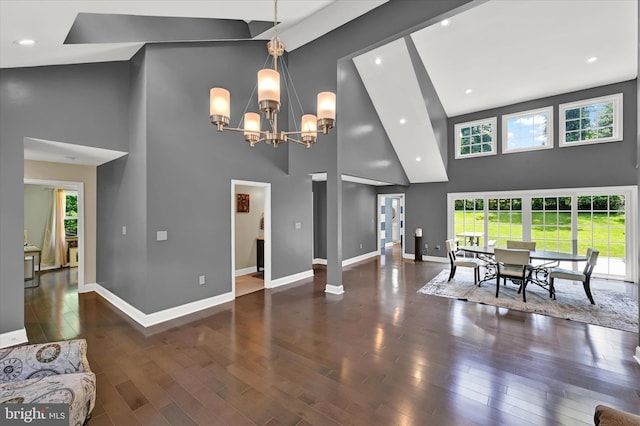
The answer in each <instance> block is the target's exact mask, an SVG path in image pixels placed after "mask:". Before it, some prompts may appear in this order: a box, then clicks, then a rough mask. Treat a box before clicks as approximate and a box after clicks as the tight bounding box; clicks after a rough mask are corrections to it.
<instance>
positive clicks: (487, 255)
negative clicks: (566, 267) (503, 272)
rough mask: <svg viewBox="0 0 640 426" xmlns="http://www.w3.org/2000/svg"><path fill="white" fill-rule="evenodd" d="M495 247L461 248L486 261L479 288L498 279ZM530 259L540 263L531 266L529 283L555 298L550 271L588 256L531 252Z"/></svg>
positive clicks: (585, 259) (581, 260)
mask: <svg viewBox="0 0 640 426" xmlns="http://www.w3.org/2000/svg"><path fill="white" fill-rule="evenodd" d="M494 248H495V247H494V246H486V245H485V246H476V245H468V246H460V247H458V250H460V251H463V252H464V253H467V254H472V255H474V256H476V257H478V258H480V259H481V260H484V261H485V264H484V266H485V274H484V276H483V277H482V278H481V279H480V280H479V281H478V286H479V285H480V284H481V283H483V282H486V281H489V280H491V279H493V278H496V277H497V265H496V262H495V260H493V255H494ZM529 258H530V259H531V260H537V261H539V262H536V263H532V264H531V268H530V269H531V273H530V274H529V277H528V281H529V282H531V283H533V284H536V285H538V286H540V287H542V288H544V289H545V290H547V291H548V292H549V296H550V297H553V292H554V289H553V288H552V287H551V284H550V281H549V269H550V268H554V267H556V266H558V265H559V264H560V262H586V261H587V256H586V254H579V253H566V252H561V251H552V250H530V251H529Z"/></svg>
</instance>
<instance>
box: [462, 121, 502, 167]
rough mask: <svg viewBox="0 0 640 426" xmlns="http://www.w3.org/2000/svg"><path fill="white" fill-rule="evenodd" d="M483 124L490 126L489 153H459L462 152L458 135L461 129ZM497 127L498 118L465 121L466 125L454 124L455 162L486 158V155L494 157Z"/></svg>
mask: <svg viewBox="0 0 640 426" xmlns="http://www.w3.org/2000/svg"><path fill="white" fill-rule="evenodd" d="M483 124H490V125H491V152H478V153H469V154H462V153H461V152H460V151H461V150H462V136H461V135H460V131H461V129H464V128H467V127H473V126H481V125H483ZM497 127H498V117H490V118H483V119H482V120H475V121H467V122H466V123H458V124H456V125H455V126H454V132H455V134H456V137H455V144H456V157H455V158H456V160H459V159H462V158H473V157H486V156H488V155H496V154H497V145H498V144H497V137H498V132H497ZM470 137H471V135H470ZM482 143H487V142H482Z"/></svg>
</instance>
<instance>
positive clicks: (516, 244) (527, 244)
mask: <svg viewBox="0 0 640 426" xmlns="http://www.w3.org/2000/svg"><path fill="white" fill-rule="evenodd" d="M507 248H508V249H524V250H529V251H535V249H536V242H535V241H516V240H507Z"/></svg>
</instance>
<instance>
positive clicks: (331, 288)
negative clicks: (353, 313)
mask: <svg viewBox="0 0 640 426" xmlns="http://www.w3.org/2000/svg"><path fill="white" fill-rule="evenodd" d="M324 292H325V293H329V294H336V295H341V294H344V286H343V285H333V284H329V283H327V284H326V285H325V287H324Z"/></svg>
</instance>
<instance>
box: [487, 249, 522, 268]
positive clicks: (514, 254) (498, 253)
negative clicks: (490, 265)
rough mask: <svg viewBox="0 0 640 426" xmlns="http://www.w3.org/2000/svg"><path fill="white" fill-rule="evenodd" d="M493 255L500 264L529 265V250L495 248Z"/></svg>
mask: <svg viewBox="0 0 640 426" xmlns="http://www.w3.org/2000/svg"><path fill="white" fill-rule="evenodd" d="M493 254H494V256H495V258H496V262H498V266H499V265H500V264H504V265H513V266H523V267H524V266H526V265H528V264H529V250H524V249H501V248H496V249H494V251H493Z"/></svg>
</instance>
